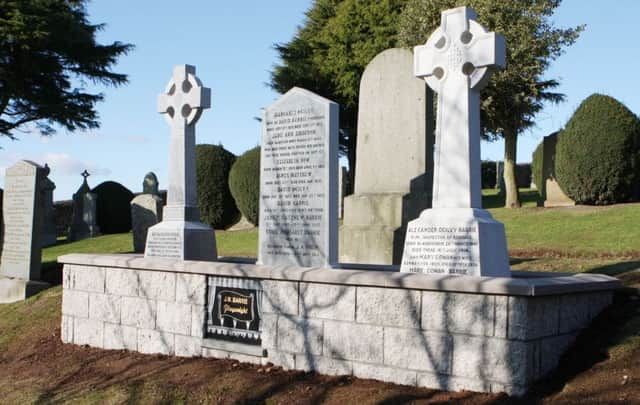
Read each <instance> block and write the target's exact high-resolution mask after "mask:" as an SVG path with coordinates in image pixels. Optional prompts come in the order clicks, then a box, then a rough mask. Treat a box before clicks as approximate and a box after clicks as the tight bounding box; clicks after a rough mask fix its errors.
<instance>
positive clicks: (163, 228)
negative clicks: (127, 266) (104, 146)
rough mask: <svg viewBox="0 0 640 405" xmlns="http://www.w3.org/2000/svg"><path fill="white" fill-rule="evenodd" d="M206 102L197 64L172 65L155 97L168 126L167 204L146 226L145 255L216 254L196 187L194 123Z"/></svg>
mask: <svg viewBox="0 0 640 405" xmlns="http://www.w3.org/2000/svg"><path fill="white" fill-rule="evenodd" d="M210 105H211V90H210V89H208V88H206V87H203V86H202V83H201V82H200V80H199V79H198V78H197V77H196V68H195V67H194V66H190V65H179V66H176V67H175V68H174V70H173V75H172V78H171V80H170V81H169V84H168V85H167V88H166V91H165V92H164V93H162V94H160V95H159V96H158V112H160V113H161V114H163V115H164V117H165V119H166V121H167V123H168V124H169V126H170V127H171V138H170V153H169V171H168V173H169V186H168V190H167V205H166V206H165V207H164V210H163V222H161V223H159V224H157V225H155V226H153V227H151V228H149V233H148V237H147V244H146V249H145V257H171V258H180V259H183V260H215V259H216V258H217V252H216V244H215V237H214V233H213V229H211V227H210V226H208V225H206V224H203V223H202V222H200V214H199V211H198V191H197V186H196V155H195V146H196V143H195V135H196V123H197V122H198V119H200V116H201V115H202V111H203V110H204V109H206V108H209V107H210Z"/></svg>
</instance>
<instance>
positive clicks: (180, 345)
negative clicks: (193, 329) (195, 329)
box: [175, 335, 202, 357]
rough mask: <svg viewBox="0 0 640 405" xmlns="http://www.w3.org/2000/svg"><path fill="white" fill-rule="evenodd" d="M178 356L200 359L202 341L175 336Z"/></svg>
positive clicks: (190, 337)
mask: <svg viewBox="0 0 640 405" xmlns="http://www.w3.org/2000/svg"><path fill="white" fill-rule="evenodd" d="M175 344H176V356H180V357H200V356H202V339H201V338H197V337H192V336H182V335H176V336H175Z"/></svg>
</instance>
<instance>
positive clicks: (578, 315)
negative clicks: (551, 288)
mask: <svg viewBox="0 0 640 405" xmlns="http://www.w3.org/2000/svg"><path fill="white" fill-rule="evenodd" d="M591 299H593V296H592V295H591V294H570V295H569V294H567V295H562V296H561V297H560V333H562V334H564V333H569V332H574V331H578V330H580V329H582V328H585V327H586V326H587V324H588V323H589V321H590V315H591V304H590V303H589V301H590V300H591Z"/></svg>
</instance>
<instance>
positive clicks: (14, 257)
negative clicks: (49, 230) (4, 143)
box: [0, 160, 48, 302]
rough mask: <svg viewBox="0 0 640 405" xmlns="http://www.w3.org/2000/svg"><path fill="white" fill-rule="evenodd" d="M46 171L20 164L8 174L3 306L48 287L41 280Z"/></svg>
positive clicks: (0, 264)
mask: <svg viewBox="0 0 640 405" xmlns="http://www.w3.org/2000/svg"><path fill="white" fill-rule="evenodd" d="M47 173H48V172H47V170H46V169H45V168H44V167H42V166H40V165H38V164H36V163H33V162H30V161H27V160H21V161H19V162H18V163H16V164H15V165H13V166H11V167H9V168H8V169H7V170H6V174H5V190H4V194H3V204H2V206H3V211H2V215H3V221H2V223H3V227H4V235H3V239H2V253H1V256H0V302H13V301H17V300H21V299H25V298H27V297H28V296H29V295H32V294H34V293H35V292H37V290H39V289H41V288H43V287H44V286H46V284H45V283H37V280H40V278H41V270H40V263H41V256H42V230H43V221H44V189H43V187H44V185H45V182H46V181H47Z"/></svg>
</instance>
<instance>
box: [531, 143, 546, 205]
mask: <svg viewBox="0 0 640 405" xmlns="http://www.w3.org/2000/svg"><path fill="white" fill-rule="evenodd" d="M543 149H544V140H543V141H542V142H540V143H539V144H538V146H536V149H535V150H534V151H533V155H531V172H532V174H533V182H534V183H535V184H536V189H537V190H538V194H540V197H543V198H544V196H543V195H542V191H543V189H544V185H543V184H542V182H544V181H545V179H544V175H543V173H542V165H543V158H544V153H543Z"/></svg>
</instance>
